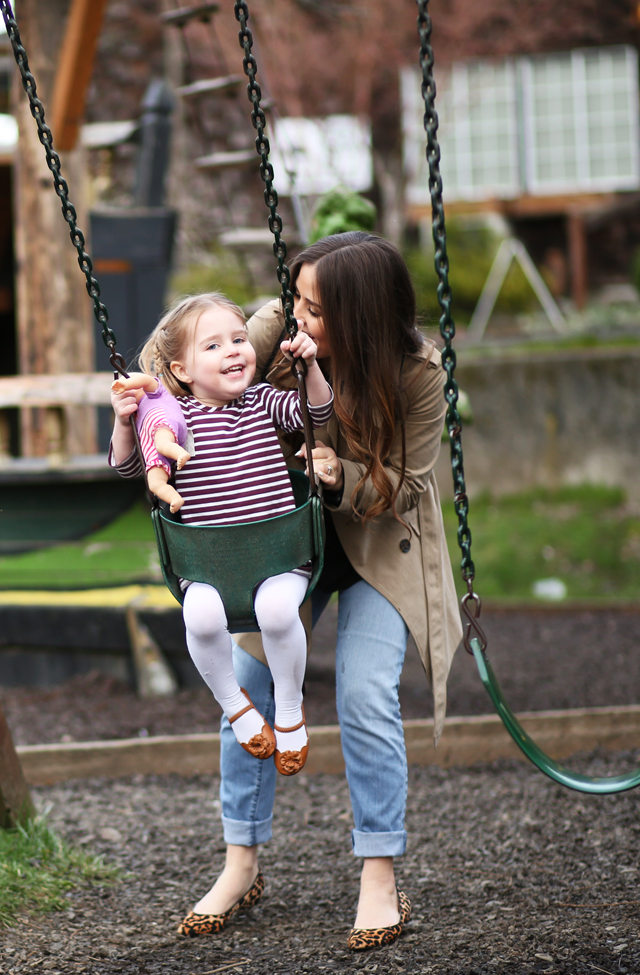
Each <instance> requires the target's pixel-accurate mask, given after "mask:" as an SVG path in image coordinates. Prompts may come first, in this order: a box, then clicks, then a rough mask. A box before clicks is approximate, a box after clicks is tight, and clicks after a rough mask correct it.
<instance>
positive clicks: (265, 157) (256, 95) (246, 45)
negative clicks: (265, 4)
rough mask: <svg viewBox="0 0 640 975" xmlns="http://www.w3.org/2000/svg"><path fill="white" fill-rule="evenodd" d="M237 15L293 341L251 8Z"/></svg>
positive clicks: (240, 4) (238, 5)
mask: <svg viewBox="0 0 640 975" xmlns="http://www.w3.org/2000/svg"><path fill="white" fill-rule="evenodd" d="M234 12H235V15H236V20H237V21H238V23H239V24H240V30H239V31H238V38H239V40H240V47H241V48H242V50H243V51H244V58H243V59H242V67H243V68H244V73H245V74H246V76H247V78H248V79H249V84H248V85H247V96H248V98H249V101H250V102H251V104H252V106H253V109H252V112H251V122H252V124H253V127H254V129H255V130H256V131H257V133H258V135H257V136H256V152H257V153H258V155H259V156H260V175H261V176H262V179H263V181H264V186H265V189H264V201H265V203H266V204H267V206H268V208H269V211H270V215H269V230H270V231H271V233H272V234H273V236H274V238H275V239H274V243H273V253H274V254H275V256H276V258H277V261H278V267H277V269H276V274H277V277H278V281H279V282H280V287H281V289H282V292H281V295H280V300H281V301H282V308H283V310H284V318H285V325H286V329H287V332H288V333H289V335H290V337H291V338H293V337H294V336H295V335H296V333H297V331H298V325H297V323H296V319H295V316H294V314H293V295H292V294H291V290H290V284H291V275H290V273H289V268H288V267H287V265H286V264H285V258H286V256H287V245H286V244H285V242H284V240H283V238H282V218H281V217H280V215H279V214H278V212H277V209H276V207H277V206H278V194H277V193H276V191H275V189H274V186H273V166H272V165H271V163H270V162H269V152H270V150H271V146H270V145H269V139H268V138H267V136H266V135H265V126H266V124H267V119H266V116H265V114H264V112H263V110H262V109H261V108H260V99H261V98H262V92H261V90H260V85H259V84H258V82H257V81H256V73H257V71H258V65H257V62H256V59H255V58H254V56H253V54H252V53H251V51H252V48H253V35H252V33H251V31H250V30H249V28H248V27H247V22H248V20H249V8H248V6H247V4H246V3H245V2H244V0H236V2H235V4H234Z"/></svg>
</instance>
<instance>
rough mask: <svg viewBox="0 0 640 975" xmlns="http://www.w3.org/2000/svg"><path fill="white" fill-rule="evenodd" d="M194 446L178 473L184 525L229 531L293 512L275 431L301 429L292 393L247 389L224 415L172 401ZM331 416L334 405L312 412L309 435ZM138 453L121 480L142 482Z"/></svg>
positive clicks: (183, 399) (188, 401)
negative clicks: (133, 478)
mask: <svg viewBox="0 0 640 975" xmlns="http://www.w3.org/2000/svg"><path fill="white" fill-rule="evenodd" d="M176 399H177V400H178V402H179V403H180V406H181V408H182V411H183V413H184V416H185V419H186V421H187V427H188V428H189V430H190V432H191V434H192V436H193V443H194V448H195V451H194V456H193V457H192V458H191V460H189V461H188V462H187V463H186V464H185V466H184V467H183V468H182V470H181V471H176V475H175V486H176V490H177V491H178V492H179V493H180V495H181V496H182V497H183V498H184V504H183V506H182V508H181V509H180V515H181V518H182V521H183V523H184V524H186V525H232V524H238V523H244V522H251V521H261V520H263V519H264V518H275V517H276V516H277V515H282V514H286V512H287V511H291V510H292V509H293V508H294V507H295V502H294V498H293V491H292V489H291V482H290V480H289V474H288V472H287V466H286V464H285V461H284V457H283V455H282V449H281V447H280V444H279V442H278V437H277V434H276V428H278V429H280V430H284V431H285V432H287V433H292V432H293V431H294V430H301V429H302V411H301V409H300V397H299V395H298V392H297V391H296V390H293V391H290V390H279V389H274V387H273V386H270V385H269V384H268V383H259V384H258V385H256V386H250V387H249V388H248V389H247V390H246V392H245V393H244V394H243V395H242V396H241V397H239V398H238V399H236V400H233V401H232V402H231V403H227V404H226V405H225V406H222V407H215V406H205V405H204V404H203V403H201V402H200V401H199V400H197V399H196V398H195V397H193V396H178V397H176ZM332 411H333V395H332V397H331V400H330V401H329V402H328V403H326V404H323V405H322V406H309V413H310V415H311V420H312V422H313V425H314V427H320V426H323V425H324V424H325V423H327V421H328V420H329V418H330V416H331V413H332ZM139 467H140V465H139V462H138V459H137V456H136V454H135V453H133V454H132V455H130V457H128V458H127V460H126V461H125V462H124V463H123V464H120V465H119V466H118V470H119V472H120V473H121V474H122V475H123V476H124V477H131V476H133V475H135V474H139V473H140V470H139Z"/></svg>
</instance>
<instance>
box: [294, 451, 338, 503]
mask: <svg viewBox="0 0 640 975" xmlns="http://www.w3.org/2000/svg"><path fill="white" fill-rule="evenodd" d="M311 453H312V460H313V469H314V471H315V473H316V474H317V475H318V477H319V478H320V480H321V481H322V483H323V484H324V485H325V486H326V487H328V488H329V490H330V491H340V490H341V489H342V487H343V485H344V474H343V471H342V464H341V463H340V458H339V457H338V455H337V454H336V452H335V450H334V449H333V448H332V447H325V445H324V444H323V443H321V442H320V440H316V446H315V448H314V450H313V451H312V452H311ZM296 457H303V458H304V459H305V460H306V459H307V445H306V444H304V443H303V445H302V447H301V448H300V450H299V451H298V453H297V454H296ZM306 473H307V477H308V476H309V465H308V464H307V471H306Z"/></svg>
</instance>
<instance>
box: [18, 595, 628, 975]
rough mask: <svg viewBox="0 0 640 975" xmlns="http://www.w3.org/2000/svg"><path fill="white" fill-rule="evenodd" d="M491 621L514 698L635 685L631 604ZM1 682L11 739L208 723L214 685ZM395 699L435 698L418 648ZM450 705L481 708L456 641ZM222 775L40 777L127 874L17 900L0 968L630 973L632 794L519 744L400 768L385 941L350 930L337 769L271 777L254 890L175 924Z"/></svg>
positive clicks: (211, 834) (597, 768) (572, 701)
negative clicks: (229, 906)
mask: <svg viewBox="0 0 640 975" xmlns="http://www.w3.org/2000/svg"><path fill="white" fill-rule="evenodd" d="M333 622H335V620H334V621H333ZM485 623H486V628H487V631H488V633H489V635H490V638H491V657H492V660H493V661H494V666H495V667H496V669H497V671H498V673H499V674H500V676H501V679H502V681H503V685H504V687H505V689H506V690H507V692H508V694H509V696H510V698H511V700H512V701H513V704H514V706H515V707H516V708H517V709H523V708H531V709H540V708H549V707H572V706H573V707H580V706H594V705H599V704H631V703H636V702H637V701H638V696H639V691H640V659H639V657H638V653H637V645H638V636H640V632H639V630H640V614H639V613H636V612H613V611H606V612H605V611H597V612H596V611H586V610H581V611H579V612H570V611H562V612H561V611H555V612H551V613H549V612H546V613H540V612H533V611H528V612H519V613H514V612H507V613H501V612H490V613H487V614H486V618H485ZM332 625H333V624H332V620H331V616H329V617H328V618H327V620H326V621H325V631H324V636H322V639H321V640H319V641H316V642H317V644H318V645H317V646H316V652H315V654H314V657H312V660H311V664H310V667H309V671H308V681H307V690H308V694H307V702H308V703H307V710H308V713H309V715H310V720H311V722H312V723H314V724H317V723H323V722H329V721H334V720H335V711H334V705H333V680H332V676H331V668H332V665H333V649H332V635H331V626H332ZM321 633H322V631H321ZM612 663H613V664H614V666H612ZM1 697H2V703H3V706H4V708H5V710H6V711H7V715H8V717H9V721H10V724H11V727H12V729H13V732H14V735H15V737H16V739H17V741H18V742H29V741H34V742H38V741H57V740H60V738H62V739H69V738H72V737H75V738H78V739H88V738H113V737H127V736H129V735H132V734H140V733H142V734H147V733H149V734H159V733H181V732H189V731H200V730H203V731H207V730H215V728H216V726H217V713H216V710H215V706H214V704H213V702H212V700H211V697H210V695H209V693H208V691H206V689H202V690H197V691H186V690H185V691H181V692H180V694H179V695H178V697H177V698H172V699H169V700H164V701H147V702H144V701H143V702H141V701H139V700H138V699H137V698H136V697H135V695H134V694H133V693H132V692H131V691H130V690H129V689H128V688H127V687H126V686H125V685H120V684H118V683H117V682H114V681H110V680H109V679H107V678H105V677H103V676H100V675H93V676H91V677H89V678H87V677H84V678H81V679H79V680H76V681H72V682H70V683H69V684H67V685H63V686H61V687H58V688H50V689H47V690H36V689H33V688H14V689H11V690H5V692H4V693H3V694H2V695H1ZM402 702H403V714H404V716H405V717H407V718H408V717H423V716H426V715H427V714H428V693H426V691H425V684H424V680H423V678H422V676H421V667H420V664H419V661H418V660H417V657H416V655H415V652H413V653H411V652H410V654H409V656H408V658H407V665H406V667H405V673H404V676H403V687H402ZM450 704H451V706H450V713H457V714H460V713H462V714H465V713H466V714H473V713H482V712H486V711H487V710H488V707H487V701H486V698H485V695H484V691H483V689H482V687H481V686H480V684H479V681H478V679H477V676H476V675H475V671H474V667H473V663H472V661H471V660H469V658H468V657H467V655H466V654H464V653H462V652H461V653H459V654H458V656H457V657H456V660H455V662H454V668H453V673H452V679H451V684H450ZM638 763H640V754H630V753H625V754H619V755H593V756H590V757H588V758H582V759H578V760H574V761H573V762H572V765H574V766H576V765H577V766H578V767H580V768H583V769H585V770H586V769H588V770H589V771H591V772H592V774H598V775H602V774H607V773H612V772H620V771H624V770H625V769H626V768H631V767H633V766H634V765H636V764H638ZM217 788H218V783H217V781H216V780H215V779H214V778H204V777H203V778H194V779H181V778H177V777H168V778H158V777H148V778H143V777H141V776H140V777H135V778H133V779H123V780H119V781H115V782H114V781H106V780H99V779H98V780H90V781H85V782H70V783H64V784H62V785H58V786H55V787H51V788H47V789H37V790H35V791H36V797H37V801H38V802H39V804H40V805H41V806H42V807H47V808H50V820H51V822H52V824H53V825H54V827H55V828H57V829H58V830H59V831H60V832H61V833H62V834H63V835H64V836H65V837H66V838H67V839H68V840H70V841H71V842H72V843H74V844H80V845H84V846H86V847H87V848H88V849H91V850H95V851H97V852H99V853H101V854H102V855H103V856H104V857H105V859H106V860H107V861H108V862H109V863H116V864H118V865H120V867H121V868H122V878H123V879H122V881H121V882H120V883H119V884H118V885H117V886H116V887H114V888H112V889H106V890H99V889H81V890H77V891H75V892H74V893H73V894H72V895H71V899H70V909H69V910H68V911H63V912H60V913H58V914H54V915H50V916H48V917H46V918H41V917H39V918H37V919H34V918H29V917H26V918H25V919H24V920H23V923H21V924H20V926H19V927H17V928H14V929H11V930H9V931H5V932H3V933H2V939H1V944H0V975H31V973H37V975H40V973H51V975H58V973H59V975H75V973H78V975H116V973H122V975H160V973H162V975H213V973H217V972H241V973H244V975H293V973H296V975H297V973H298V972H311V973H320V972H330V971H337V972H349V971H352V970H358V971H366V972H378V973H385V975H386V973H387V972H390V973H396V972H399V973H402V972H406V973H427V972H430V973H434V975H436V973H437V975H507V973H508V975H521V973H522V975H528V973H533V972H535V973H542V972H545V973H547V975H551V973H563V975H593V973H595V972H604V973H610V975H619V973H633V975H638V973H640V936H639V934H638V923H637V917H638V906H639V905H640V894H639V892H638V839H639V836H640V817H639V815H638V806H637V798H638V797H637V793H628V794H625V795H621V796H610V797H593V796H583V795H579V794H576V793H572V792H569V791H566V790H563V789H561V788H560V787H559V786H557V785H555V784H554V783H552V782H550V781H548V780H547V779H545V778H544V777H543V776H542V775H540V774H539V773H537V772H536V771H534V770H533V769H531V768H530V767H529V766H527V765H524V764H520V763H517V762H500V763H495V764H493V765H482V766H477V767H475V768H473V769H462V770H461V769H453V770H449V771H443V770H441V769H438V768H427V769H417V768H416V769H412V770H411V774H410V789H409V804H408V814H407V829H408V832H409V846H408V851H407V855H406V856H405V857H404V858H402V859H401V860H398V864H397V865H398V876H399V881H400V883H401V885H402V887H403V888H404V889H405V890H406V891H407V893H408V894H409V895H410V897H411V899H412V902H413V906H414V917H413V919H412V921H411V922H410V924H409V925H408V926H407V929H406V932H405V934H404V935H403V937H402V938H401V939H400V940H399V941H398V942H397V943H396V945H394V946H391V947H390V948H387V949H384V950H383V951H379V952H373V953H365V954H363V955H351V954H350V953H349V952H347V950H346V948H345V943H346V937H347V934H348V931H349V928H350V925H351V923H352V921H353V917H354V910H355V904H356V897H357V874H358V864H357V861H356V860H355V859H354V858H353V857H352V855H351V853H350V838H349V831H350V829H351V811H350V804H349V798H348V792H347V788H346V784H345V781H344V779H343V778H342V777H339V776H329V775H320V776H314V777H311V776H307V775H305V773H302V774H301V775H299V776H296V777H295V778H294V779H289V780H286V779H281V780H280V782H279V795H278V801H277V808H276V820H275V824H274V839H273V840H272V841H271V843H269V844H268V845H267V846H266V847H265V848H264V851H263V856H262V865H263V869H264V873H265V877H266V880H267V890H266V894H265V897H264V899H263V901H262V903H261V904H260V905H258V906H257V907H256V908H255V909H254V910H253V911H251V912H248V913H247V914H246V915H245V916H243V917H241V918H239V919H238V920H237V921H236V922H235V923H233V924H231V925H230V926H229V927H228V928H227V929H226V930H225V931H224V932H223V933H222V935H220V936H218V937H217V938H205V939H193V940H182V939H179V938H178V937H177V936H176V934H175V928H176V925H177V923H178V921H179V920H180V919H181V917H182V915H183V914H184V913H186V911H187V910H188V909H189V908H190V907H191V906H192V904H193V903H194V901H195V900H196V899H197V898H198V897H199V896H200V895H201V894H202V893H203V892H204V890H205V889H206V888H207V887H208V885H209V884H210V883H211V881H212V880H213V879H214V877H215V876H216V874H217V872H218V871H219V869H220V867H221V864H222V858H223V846H222V834H221V827H220V822H219V808H220V807H219V803H218V802H217V799H216V796H217Z"/></svg>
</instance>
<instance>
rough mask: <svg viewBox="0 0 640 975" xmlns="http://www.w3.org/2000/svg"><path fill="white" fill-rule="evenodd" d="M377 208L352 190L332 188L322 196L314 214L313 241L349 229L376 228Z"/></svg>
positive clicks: (367, 229) (371, 229)
mask: <svg viewBox="0 0 640 975" xmlns="http://www.w3.org/2000/svg"><path fill="white" fill-rule="evenodd" d="M376 219H377V210H376V208H375V206H374V204H373V203H371V201H370V200H366V199H365V198H364V197H363V196H360V194H359V193H354V192H353V191H351V190H346V189H340V188H339V187H338V188H336V189H334V190H331V192H330V193H326V194H325V195H324V196H323V197H321V199H320V201H319V202H318V205H317V206H316V209H315V212H314V214H313V222H312V227H311V243H312V244H313V243H315V241H316V240H320V239H321V238H322V237H331V236H332V234H344V233H347V231H349V230H364V231H367V232H369V233H370V232H371V231H373V230H374V229H375V226H376Z"/></svg>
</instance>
